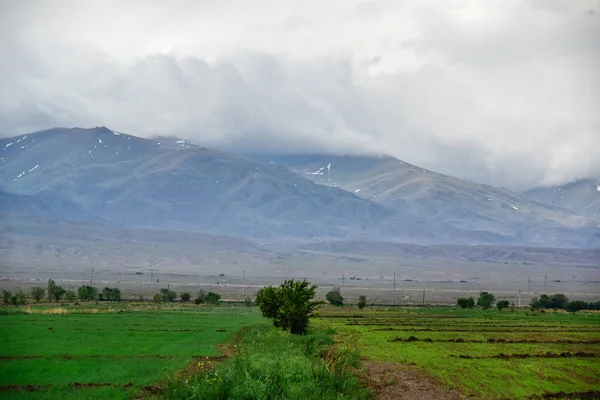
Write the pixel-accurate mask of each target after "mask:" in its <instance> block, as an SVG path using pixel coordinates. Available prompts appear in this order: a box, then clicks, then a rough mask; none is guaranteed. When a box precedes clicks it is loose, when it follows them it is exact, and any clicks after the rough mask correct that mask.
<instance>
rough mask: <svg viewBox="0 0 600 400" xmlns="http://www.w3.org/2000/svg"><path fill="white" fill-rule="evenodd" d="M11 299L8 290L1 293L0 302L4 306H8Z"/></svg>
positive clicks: (10, 293)
mask: <svg viewBox="0 0 600 400" xmlns="http://www.w3.org/2000/svg"><path fill="white" fill-rule="evenodd" d="M11 298H12V292H10V291H8V290H3V291H2V301H4V304H10V303H11Z"/></svg>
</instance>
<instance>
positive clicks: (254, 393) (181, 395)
mask: <svg viewBox="0 0 600 400" xmlns="http://www.w3.org/2000/svg"><path fill="white" fill-rule="evenodd" d="M331 334H332V331H328V330H320V331H317V332H315V333H312V334H309V335H304V336H295V335H290V334H288V333H286V332H283V331H280V330H277V329H275V328H273V327H271V326H266V325H259V326H256V327H254V328H252V329H250V330H248V331H246V332H244V333H242V334H241V337H240V340H239V342H238V345H237V346H238V349H237V351H236V353H235V355H234V356H233V358H230V359H227V360H225V361H223V362H221V363H220V364H218V365H217V366H215V368H213V369H210V370H204V372H201V373H200V374H199V375H198V376H196V377H194V378H192V379H191V380H190V381H188V382H176V383H174V384H172V385H171V386H170V387H168V388H167V389H166V391H165V392H164V398H166V399H210V400H213V399H248V400H250V399H299V400H300V399H302V400H310V399H315V400H316V399H318V400H328V399H340V398H344V399H364V398H368V397H369V392H368V391H367V390H365V389H363V388H361V386H360V384H359V382H358V380H357V379H356V377H355V376H354V375H353V374H352V369H354V368H358V367H360V357H359V355H358V353H357V352H353V351H349V350H333V349H332V347H331V345H332V343H333V340H332V339H331Z"/></svg>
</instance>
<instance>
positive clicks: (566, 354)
mask: <svg viewBox="0 0 600 400" xmlns="http://www.w3.org/2000/svg"><path fill="white" fill-rule="evenodd" d="M451 357H452V356H451ZM573 357H579V358H596V357H597V354H594V353H586V352H584V351H578V352H576V353H571V352H569V351H565V352H562V353H552V352H547V353H542V354H529V353H524V354H503V353H500V354H497V355H495V356H483V357H476V356H469V355H466V354H461V355H459V356H458V358H465V359H468V360H481V359H485V358H488V359H489V358H496V359H499V360H510V359H514V358H573Z"/></svg>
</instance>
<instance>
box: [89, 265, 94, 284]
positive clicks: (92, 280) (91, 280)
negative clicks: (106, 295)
mask: <svg viewBox="0 0 600 400" xmlns="http://www.w3.org/2000/svg"><path fill="white" fill-rule="evenodd" d="M90 282H94V268H92V279H90Z"/></svg>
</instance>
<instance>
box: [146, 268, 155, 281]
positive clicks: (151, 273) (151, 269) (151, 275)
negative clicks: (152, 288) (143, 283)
mask: <svg viewBox="0 0 600 400" xmlns="http://www.w3.org/2000/svg"><path fill="white" fill-rule="evenodd" d="M148 269H149V270H150V283H154V280H153V279H152V277H153V272H154V271H156V268H148Z"/></svg>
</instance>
